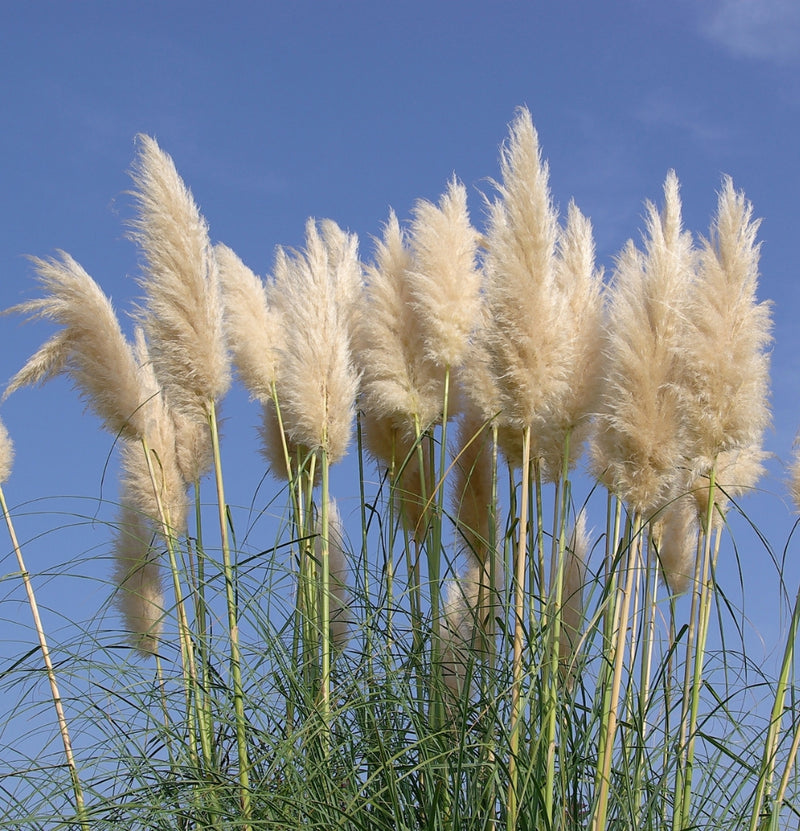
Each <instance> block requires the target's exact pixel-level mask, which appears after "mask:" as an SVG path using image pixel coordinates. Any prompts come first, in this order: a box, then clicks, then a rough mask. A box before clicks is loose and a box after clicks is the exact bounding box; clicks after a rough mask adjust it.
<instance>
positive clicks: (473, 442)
mask: <svg viewBox="0 0 800 831" xmlns="http://www.w3.org/2000/svg"><path fill="white" fill-rule="evenodd" d="M454 450H455V458H454V476H455V479H454V485H453V491H452V497H451V499H452V507H453V516H454V519H455V522H456V527H457V531H458V535H459V539H460V541H463V543H464V547H465V551H466V552H467V556H468V557H469V558H470V559H475V560H477V561H479V562H481V563H482V562H485V561H486V559H487V556H488V554H489V552H490V551H491V550H492V549H493V548H494V540H493V539H492V537H493V534H492V532H491V529H490V520H491V516H492V514H493V512H494V511H495V508H496V506H495V505H494V504H493V499H492V434H491V430H490V429H489V426H488V424H487V423H486V420H485V419H484V418H483V417H482V416H481V413H480V412H479V411H478V409H477V408H476V407H474V406H469V405H468V406H467V407H466V409H465V411H464V412H463V413H462V415H461V418H460V419H459V422H458V430H457V432H456V439H455V448H454Z"/></svg>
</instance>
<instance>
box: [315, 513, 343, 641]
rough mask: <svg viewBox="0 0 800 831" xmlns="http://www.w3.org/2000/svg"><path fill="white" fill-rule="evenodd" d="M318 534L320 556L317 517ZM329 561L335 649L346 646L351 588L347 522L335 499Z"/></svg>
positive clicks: (330, 517)
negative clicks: (346, 550)
mask: <svg viewBox="0 0 800 831" xmlns="http://www.w3.org/2000/svg"><path fill="white" fill-rule="evenodd" d="M316 532H317V535H318V536H317V538H316V539H315V541H314V552H315V554H316V557H317V559H319V557H320V556H321V554H322V538H321V536H319V534H321V532H322V526H321V522H320V519H319V517H318V518H317V528H316ZM328 562H329V569H330V593H331V596H330V603H329V609H330V613H329V620H330V633H331V641H332V643H333V645H334V646H335V647H336V649H343V648H344V647H345V645H346V644H347V639H348V637H349V634H350V631H349V630H350V607H349V605H348V602H349V596H350V595H349V591H348V588H347V586H348V572H349V569H348V567H347V554H346V553H345V544H344V524H343V523H342V517H341V514H340V513H339V508H338V507H337V505H336V502H335V501H334V500H333V499H331V500H329V502H328Z"/></svg>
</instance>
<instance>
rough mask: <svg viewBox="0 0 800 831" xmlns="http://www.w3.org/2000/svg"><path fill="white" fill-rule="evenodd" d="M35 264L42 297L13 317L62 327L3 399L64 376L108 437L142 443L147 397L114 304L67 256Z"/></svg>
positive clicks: (61, 254)
mask: <svg viewBox="0 0 800 831" xmlns="http://www.w3.org/2000/svg"><path fill="white" fill-rule="evenodd" d="M32 261H33V264H34V267H35V268H36V272H37V275H38V279H39V285H40V286H41V287H42V289H43V290H44V296H43V297H41V298H39V299H36V300H29V301H27V302H25V303H21V304H19V305H18V306H14V307H13V308H12V309H9V312H17V313H20V314H25V315H28V317H29V319H46V320H52V321H53V322H55V323H57V324H58V325H59V326H61V327H63V328H62V329H61V330H60V331H59V332H57V333H56V334H55V335H54V336H53V337H52V338H50V340H48V341H47V342H46V343H45V344H44V346H42V347H41V348H40V349H39V350H38V351H37V352H36V354H35V355H33V356H32V357H31V358H30V360H29V361H28V362H27V363H26V364H25V366H24V367H23V368H22V369H21V370H20V371H19V372H18V373H17V374H16V375H15V376H14V377H13V378H12V379H11V381H10V383H9V385H8V387H7V389H6V391H5V395H6V396H8V395H10V394H11V393H12V392H14V391H15V390H17V389H19V388H20V387H23V386H27V385H29V384H36V383H44V382H46V381H48V380H50V379H51V378H53V377H55V376H56V375H59V374H66V375H68V376H69V377H70V378H71V379H72V381H73V382H74V384H75V386H76V387H77V388H78V390H79V392H80V393H81V395H82V396H83V398H84V399H85V400H86V401H87V403H88V404H89V406H90V407H91V409H92V410H93V411H94V412H95V413H96V414H97V415H98V416H99V417H100V419H101V420H102V421H103V424H104V426H105V427H106V429H107V430H108V431H109V432H111V433H112V434H114V435H117V434H119V435H122V436H124V437H127V438H130V439H136V438H141V436H142V435H143V434H144V430H145V427H144V415H143V412H142V409H141V407H142V404H143V402H144V401H145V399H146V392H145V391H144V390H143V386H142V379H141V376H140V372H139V367H138V365H137V362H136V359H135V357H134V354H133V350H132V348H131V345H130V343H129V342H128V341H127V339H126V338H125V336H124V335H123V333H122V330H121V328H120V325H119V321H118V320H117V315H116V313H115V311H114V308H113V306H112V305H111V301H110V300H109V299H108V297H106V295H105V294H104V293H103V291H102V290H101V289H100V287H99V286H98V285H97V283H95V281H94V280H93V279H92V278H91V277H90V276H89V275H88V274H87V273H86V271H85V270H84V269H83V268H82V267H81V266H80V265H79V264H78V263H77V262H76V261H75V260H74V259H73V258H72V257H70V255H69V254H67V253H65V252H63V251H62V252H59V258H58V259H55V258H53V259H38V258H33V260H32Z"/></svg>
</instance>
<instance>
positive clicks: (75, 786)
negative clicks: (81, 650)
mask: <svg viewBox="0 0 800 831" xmlns="http://www.w3.org/2000/svg"><path fill="white" fill-rule="evenodd" d="M0 509H2V511H3V518H4V519H5V523H6V528H8V534H9V536H10V537H11V545H12V547H13V549H14V554H15V555H16V557H17V564H18V565H19V570H20V575H21V576H22V582H23V585H24V586H25V593H26V594H27V596H28V605H29V606H30V610H31V615H32V616H33V625H34V628H35V629H36V635H37V637H38V639H39V648H40V649H41V651H42V660H43V661H44V666H45V671H46V672H47V680H48V681H49V683H50V695H51V697H52V699H53V707H54V708H55V711H56V719H57V720H58V731H59V733H60V734H61V743H62V744H63V745H64V756H65V758H66V760H67V767H68V768H69V776H70V779H71V780H72V792H73V794H74V795H75V813H76V814H77V817H78V822H79V823H80V826H81V829H82V831H89V816H88V814H87V812H86V804H85V802H84V797H83V788H82V786H81V780H80V777H79V776H78V768H77V765H76V764H75V756H74V754H73V752H72V742H71V740H70V736H69V728H68V726H67V717H66V715H65V714H64V705H63V702H62V701H61V694H60V693H59V690H58V684H57V682H56V672H55V669H54V668H53V661H52V660H51V658H50V649H49V647H48V645H47V638H46V637H45V633H44V626H43V625H42V619H41V617H40V615H39V606H38V604H37V603H36V595H35V594H34V591H33V584H32V583H31V577H30V574H29V572H28V569H27V568H26V567H25V560H24V559H23V556H22V549H21V548H20V545H19V541H18V540H17V534H16V531H15V530H14V523H13V522H12V520H11V513H10V512H9V510H8V505H7V504H6V497H5V493H4V491H3V488H2V487H0Z"/></svg>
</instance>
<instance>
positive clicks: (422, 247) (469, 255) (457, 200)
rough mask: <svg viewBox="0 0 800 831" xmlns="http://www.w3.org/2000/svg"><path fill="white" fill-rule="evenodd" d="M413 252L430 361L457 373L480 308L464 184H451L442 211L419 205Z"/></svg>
mask: <svg viewBox="0 0 800 831" xmlns="http://www.w3.org/2000/svg"><path fill="white" fill-rule="evenodd" d="M411 247H412V251H413V257H414V262H413V267H412V270H410V271H409V272H407V279H408V283H409V289H410V293H411V297H412V300H413V304H414V309H415V311H416V313H417V315H418V316H419V320H420V324H421V327H422V334H423V342H424V345H425V353H426V356H427V357H428V358H429V359H430V360H431V361H432V362H433V363H434V364H437V365H438V366H443V367H450V368H454V367H456V366H458V365H459V364H460V363H461V361H462V360H463V357H464V353H465V351H466V349H467V346H468V340H469V337H470V334H471V333H472V331H473V329H474V328H475V323H476V320H477V314H478V306H479V302H480V294H479V292H480V273H479V271H478V269H477V266H476V254H477V247H478V234H477V232H476V231H475V229H474V228H473V227H472V225H471V224H470V220H469V212H468V210H467V191H466V188H465V187H464V186H463V185H462V184H461V183H460V182H457V181H456V180H455V179H453V180H451V181H450V183H449V185H448V188H447V191H446V192H445V193H444V195H443V196H442V198H441V200H440V201H439V204H438V205H434V204H433V203H431V202H428V201H427V200H420V201H418V202H417V204H416V206H415V207H414V218H413V222H412V225H411Z"/></svg>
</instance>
